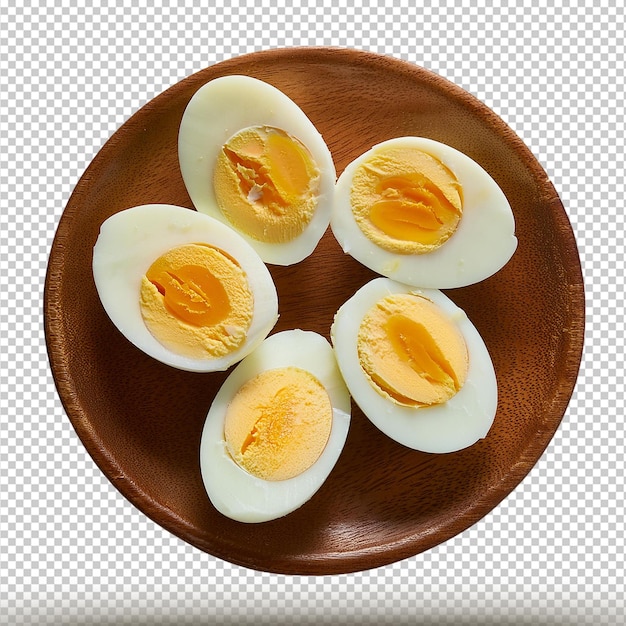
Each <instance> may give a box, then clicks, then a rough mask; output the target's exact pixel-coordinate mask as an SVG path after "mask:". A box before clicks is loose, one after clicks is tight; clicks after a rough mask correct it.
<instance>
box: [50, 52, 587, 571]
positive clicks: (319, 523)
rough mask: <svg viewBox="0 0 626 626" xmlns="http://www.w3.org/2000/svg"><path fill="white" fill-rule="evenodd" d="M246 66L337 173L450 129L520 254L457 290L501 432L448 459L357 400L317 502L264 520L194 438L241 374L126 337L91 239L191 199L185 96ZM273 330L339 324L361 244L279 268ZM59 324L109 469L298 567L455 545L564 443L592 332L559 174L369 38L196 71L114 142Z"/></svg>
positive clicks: (55, 356) (67, 392) (64, 222)
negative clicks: (101, 284) (107, 298)
mask: <svg viewBox="0 0 626 626" xmlns="http://www.w3.org/2000/svg"><path fill="white" fill-rule="evenodd" d="M236 73H239V74H247V75H250V76H254V77H256V78H260V79H261V80H265V81H267V82H269V83H271V84H273V85H274V86H276V87H278V88H279V89H281V90H282V91H284V92H285V93H286V94H287V95H288V96H290V97H291V98H292V99H293V100H294V101H295V102H296V103H298V104H299V105H300V106H301V108H302V109H303V110H304V111H305V113H306V114H307V115H308V116H309V117H310V119H311V120H312V121H313V123H314V124H315V125H316V126H317V128H318V130H319V131H320V132H321V133H322V135H323V137H324V138H325V140H326V142H327V144H328V145H329V148H330V150H331V152H332V154H333V158H334V160H335V164H336V167H337V171H338V174H339V173H341V171H342V170H343V168H344V167H345V166H346V165H347V164H348V163H349V162H350V161H351V160H352V159H354V158H355V157H357V156H358V155H359V154H361V153H362V152H364V151H365V150H367V149H368V148H370V147H371V146H372V145H373V144H375V143H378V142H380V141H383V140H385V139H390V138H392V137H396V136H400V135H411V134H412V135H421V136H426V137H430V138H432V139H436V140H439V141H442V142H445V143H447V144H449V145H451V146H453V147H455V148H457V149H459V150H462V151H463V152H465V153H466V154H468V155H469V156H470V157H472V158H473V159H475V160H476V161H478V162H479V163H480V164H481V165H482V166H483V167H484V168H485V169H486V170H487V171H488V172H489V173H490V174H491V175H492V176H493V177H494V179H495V180H496V181H497V182H498V183H499V185H500V186H501V187H502V189H503V191H504V192H505V194H506V195H507V197H508V199H509V201H510V203H511V205H512V207H513V212H514V214H515V219H516V230H517V236H518V239H519V248H518V250H517V252H516V253H515V255H514V257H513V259H512V260H511V262H510V263H509V264H508V265H507V266H506V267H505V268H504V269H503V270H502V271H501V272H499V273H498V274H496V275H495V276H493V277H491V278H490V279H488V280H486V281H484V282H482V283H479V284H477V285H474V286H471V287H466V288H463V289H457V290H448V291H447V292H446V293H447V295H448V296H450V297H451V298H452V299H453V300H454V301H455V302H456V303H457V304H458V305H459V306H461V307H462V308H464V309H465V311H466V312H467V314H468V315H469V317H470V319H471V320H472V321H473V322H474V324H475V325H476V327H477V328H478V330H479V331H480V333H481V334H482V336H483V338H484V340H485V343H486V345H487V347H488V349H489V351H490V353H491V355H492V358H493V361H494V365H495V369H496V373H497V377H498V383H499V405H498V413H497V416H496V421H495V424H494V426H493V428H492V430H491V432H490V433H489V435H488V437H487V438H486V439H484V440H483V441H481V442H479V443H477V444H476V445H474V446H472V447H471V448H469V449H467V450H463V451H460V452H458V453H454V454H445V455H432V454H426V453H421V452H416V451H413V450H409V449H407V448H404V447H402V446H401V445H399V444H397V443H395V442H393V441H392V440H390V439H388V438H387V437H385V436H384V435H383V434H382V433H380V432H379V431H378V430H377V429H375V428H374V427H373V426H372V425H371V424H370V422H369V421H368V420H367V419H366V418H365V417H364V416H363V415H362V413H361V412H360V411H359V410H358V409H357V408H356V407H353V408H354V411H353V418H352V424H351V428H350V433H349V436H348V440H347V443H346V446H345V448H344V451H343V454H342V456H341V458H340V460H339V462H338V464H337V466H336V468H335V470H334V471H333V472H332V474H331V476H330V478H329V479H328V481H327V482H326V483H325V484H324V485H323V487H322V488H321V490H320V491H319V492H318V493H317V494H316V495H315V496H314V497H313V499H312V500H310V501H309V502H308V503H307V504H306V505H304V506H303V507H302V508H301V509H299V510H298V511H296V512H294V513H293V514H291V515H288V516H286V517H284V518H282V519H279V520H275V521H272V522H266V523H262V524H243V523H238V522H234V521H232V520H229V519H227V518H225V517H223V516H222V515H220V514H219V513H218V512H216V511H215V509H214V508H213V507H212V505H211V504H210V502H209V500H208V498H207V497H206V494H205V492H204V488H203V485H202V480H201V477H200V470H199V461H198V449H199V443H200V435H201V432H202V426H203V423H204V419H205V416H206V413H207V410H208V408H209V406H210V404H211V401H212V398H213V396H214V394H215V393H216V391H217V390H218V389H219V387H220V385H221V383H222V382H223V381H224V379H225V378H226V375H227V373H222V374H194V373H189V372H181V371H177V370H175V369H172V368H170V367H168V366H166V365H162V364H160V363H158V362H156V361H154V360H152V359H151V358H149V357H148V356H146V355H144V354H143V353H141V352H139V351H138V350H137V349H136V348H135V347H134V346H132V345H131V344H130V343H129V342H128V341H126V340H125V339H124V338H123V337H122V336H121V334H120V333H119V332H118V331H117V329H116V328H115V327H114V326H113V325H112V323H111V322H110V321H109V319H108V318H107V316H106V314H105V312H104V310H103V309H102V306H101V305H100V302H99V299H98V296H97V293H96V290H95V286H94V283H93V278H92V273H91V256H92V249H93V245H94V243H95V241H96V238H97V236H98V232H99V228H100V225H101V224H102V222H103V221H104V220H105V219H106V218H107V217H109V216H110V215H112V214H113V213H115V212H117V211H120V210H123V209H126V208H129V207H131V206H134V205H137V204H143V203H150V202H163V203H172V204H179V205H182V206H186V207H189V208H190V209H191V208H192V204H191V201H190V199H189V196H188V195H187V192H186V190H185V187H184V184H183V181H182V178H181V175H180V171H179V168H178V160H177V149H176V142H177V133H178V125H179V123H180V119H181V116H182V113H183V110H184V108H185V106H186V104H187V102H188V101H189V99H190V98H191V96H192V95H193V93H194V92H195V91H196V89H198V88H199V87H200V86H201V85H203V84H204V83H206V82H207V81H208V80H211V79H212V78H215V77H217V76H222V75H226V74H236ZM270 270H271V273H272V275H273V278H274V280H275V282H276V285H277V290H278V295H279V308H280V319H279V322H278V324H277V326H276V328H275V331H279V330H285V329H289V328H295V327H299V328H303V329H306V330H314V331H317V332H319V333H321V334H322V335H324V336H325V337H327V338H328V336H329V330H330V325H331V322H332V319H333V316H334V314H335V311H336V310H337V308H338V307H339V306H340V305H341V304H342V303H343V302H344V301H345V300H347V299H348V298H349V297H350V296H351V295H352V294H353V293H354V292H355V291H356V290H357V289H358V288H359V287H360V286H362V285H363V284H365V283H366V282H367V281H368V280H370V279H371V278H373V277H374V274H373V273H372V272H371V271H370V270H368V269H366V268H364V267H363V266H361V265H360V264H358V263H357V262H355V261H354V260H352V259H351V258H350V257H348V256H345V255H344V254H343V253H342V252H341V250H340V248H339V246H338V245H337V243H336V242H335V240H334V238H333V236H332V234H331V233H330V231H328V232H327V233H326V235H325V236H324V238H323V240H322V241H321V243H320V245H319V247H318V248H317V249H316V251H315V253H314V254H313V255H312V256H311V257H309V258H308V259H306V260H305V261H303V262H302V263H300V264H298V265H295V266H292V267H287V268H282V267H277V266H270ZM44 316H45V320H44V321H45V331H46V339H47V345H48V351H49V356H50V363H51V368H52V372H53V375H54V379H55V381H56V385H57V389H58V392H59V395H60V398H61V400H62V402H63V405H64V407H65V409H66V412H67V415H68V416H69V419H70V420H71V422H72V424H73V426H74V428H75V429H76V432H77V434H78V436H79V437H80V438H81V440H82V441H83V443H84V445H85V447H86V448H87V450H88V451H89V453H90V454H91V455H92V457H93V458H94V460H95V461H96V463H97V464H98V466H99V467H100V468H101V469H102V471H103V472H104V473H105V474H106V476H107V477H108V478H109V479H110V480H111V482H112V483H113V484H114V485H115V486H116V487H117V488H118V489H119V490H120V491H121V493H122V494H124V495H125V496H126V497H127V498H128V499H129V500H130V501H131V502H132V503H133V504H135V505H136V506H137V507H138V508H139V509H140V510H142V511H143V512H144V513H145V514H146V515H148V516H150V517H151V518H152V519H153V520H154V521H156V522H157V523H159V524H161V525H162V526H163V527H165V528H166V529H168V530H169V531H171V532H172V533H174V534H176V535H177V536H179V537H181V538H182V539H184V540H185V541H187V542H189V543H190V544H192V545H194V546H196V547H198V548H199V549H201V550H204V551H206V552H208V553H210V554H212V555H214V556H217V557H219V558H222V559H225V560H228V561H230V562H233V563H236V564H240V565H244V566H246V567H250V568H254V569H259V570H264V571H270V572H279V573H286V574H336V573H347V572H352V571H358V570H365V569H371V568H374V567H378V566H381V565H385V564H388V563H391V562H395V561H397V560H400V559H403V558H407V557H409V556H412V555H415V554H418V553H420V552H422V551H424V550H427V549H429V548H432V547H433V546H435V545H437V544H439V543H441V542H443V541H445V540H447V539H449V538H450V537H452V536H454V535H455V534H457V533H459V532H461V531H462V530H464V529H466V528H467V527H469V526H470V525H471V524H473V523H475V522H476V521H477V520H479V519H480V518H481V517H483V516H484V515H485V514H486V513H488V512H489V511H490V510H491V509H493V507H495V506H496V505H497V504H498V503H499V502H500V501H501V500H502V499H503V498H504V497H505V496H506V495H507V494H508V493H510V492H511V491H512V490H513V489H514V488H515V487H516V485H518V484H519V482H520V481H521V480H522V479H523V478H524V476H525V475H526V474H527V472H528V471H529V470H530V469H531V468H532V466H533V465H534V464H535V462H536V461H537V459H538V458H539V457H540V455H541V454H542V453H543V451H544V449H545V447H546V446H547V444H548V443H549V441H550V439H551V438H552V436H553V434H554V432H555V430H556V429H557V428H558V425H559V423H560V421H561V419H562V416H563V414H564V411H565V409H566V406H567V403H568V401H569V398H570V396H571V393H572V390H573V386H574V384H575V381H576V377H577V373H578V367H579V364H580V358H581V351H582V343H583V330H584V328H583V327H584V294H583V283H582V276H581V269H580V262H579V258H578V254H577V250H576V244H575V241H574V237H573V233H572V230H571V227H570V224H569V221H568V219H567V216H566V213H565V211H564V209H563V206H562V204H561V202H560V200H559V198H558V195H557V193H556V191H555V190H554V188H553V186H552V185H551V183H550V182H549V180H548V178H547V176H546V174H545V172H544V171H543V169H542V168H541V166H540V165H539V164H538V162H537V161H536V159H535V158H534V157H533V155H532V154H531V153H530V152H529V150H528V149H527V148H526V146H525V145H524V144H523V143H522V142H521V140H520V139H519V138H518V137H517V136H516V135H515V134H514V133H513V132H512V131H511V129H510V128H508V127H507V126H506V125H505V124H504V123H503V122H502V120H500V119H499V118H498V117H497V116H496V115H495V114H494V113H493V112H492V111H490V110H489V109H488V108H487V107H485V106H484V105H483V104H481V103H480V102H479V101H477V100H476V99H475V98H474V97H472V96H471V95H470V94H468V93H466V92H465V91H463V90H462V89H460V88H459V87H457V86H455V85H453V84H451V83H449V82H447V81H446V80H444V79H442V78H440V77H438V76H437V75H435V74H433V73H431V72H428V71H426V70H424V69H422V68H420V67H416V66H414V65H411V64H409V63H405V62H402V61H398V60H396V59H393V58H389V57H385V56H380V55H375V54H371V53H366V52H359V51H354V50H344V49H328V48H303V49H298V48H295V49H286V50H271V51H266V52H260V53H255V54H252V55H247V56H242V57H238V58H235V59H231V60H229V61H225V62H222V63H219V64H217V65H214V66H212V67H209V68H208V69H206V70H203V71H201V72H198V73H197V74H194V75H192V76H190V77H189V78H187V79H185V80H183V81H182V82H180V83H178V84H176V85H174V86H173V87H171V88H170V89H169V90H167V91H165V92H164V93H163V94H161V95H160V96H158V97H157V98H155V99H154V100H153V101H151V102H150V103H149V104H147V105H146V106H145V107H143V108H142V109H141V110H139V111H138V112H137V113H136V114H135V115H134V116H133V117H132V118H131V119H129V120H128V122H127V123H125V124H124V125H123V126H122V127H121V128H120V129H119V130H118V131H117V132H116V133H115V134H114V135H113V136H112V137H111V139H110V140H109V141H108V142H107V143H106V145H105V146H104V147H103V148H102V150H101V151H100V152H99V154H98V155H97V156H96V158H95V159H94V160H93V162H92V163H91V165H90V166H89V168H88V169H87V171H86V172H85V174H84V175H83V177H82V178H81V180H80V181H79V182H78V184H77V185H76V188H75V191H74V193H73V194H72V196H71V198H70V200H69V202H68V204H67V207H66V208H65V211H64V213H63V215H62V218H61V220H60V223H59V226H58V230H57V233H56V236H55V239H54V242H53V246H52V249H51V253H50V259H49V265H48V273H47V277H46V284H45V292H44Z"/></svg>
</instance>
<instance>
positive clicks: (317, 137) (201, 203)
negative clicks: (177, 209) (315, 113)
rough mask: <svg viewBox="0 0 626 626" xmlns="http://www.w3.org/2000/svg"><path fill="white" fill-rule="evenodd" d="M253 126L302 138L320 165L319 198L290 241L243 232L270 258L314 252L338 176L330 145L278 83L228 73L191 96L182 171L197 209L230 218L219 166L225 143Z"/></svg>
mask: <svg viewBox="0 0 626 626" xmlns="http://www.w3.org/2000/svg"><path fill="white" fill-rule="evenodd" d="M252 126H273V127H275V128H280V129H282V130H284V131H286V132H287V133H289V134H290V135H292V136H293V137H295V138H297V139H299V140H300V142H301V143H303V144H304V145H305V146H306V147H307V148H308V150H309V152H310V153H311V155H312V156H313V159H314V161H315V163H316V164H317V167H318V168H319V170H320V192H319V203H318V206H317V209H316V211H315V214H314V215H313V218H312V220H311V221H310V223H309V224H308V226H307V227H306V229H305V230H304V232H302V233H301V234H300V235H299V236H298V237H296V238H295V239H293V240H291V241H288V242H285V243H267V242H262V241H258V240H256V239H254V238H252V237H249V236H248V235H246V234H245V233H242V236H243V237H244V238H245V239H246V240H247V241H248V243H249V244H250V245H251V246H252V247H253V248H254V249H255V250H256V251H257V252H258V253H259V255H260V256H261V258H262V259H263V261H265V262H266V263H270V264H274V265H291V264H293V263H297V262H299V261H301V260H303V259H304V258H306V257H307V256H309V255H310V254H311V253H312V252H313V250H314V249H315V247H316V246H317V244H318V242H319V240H320V239H321V238H322V236H323V235H324V233H325V231H326V229H327V228H328V225H329V222H330V215H331V211H332V203H333V197H334V188H335V182H336V171H335V165H334V162H333V159H332V155H331V153H330V150H329V149H328V146H327V145H326V143H325V141H324V139H323V138H322V136H321V134H320V133H319V132H318V130H317V129H316V128H315V126H314V125H313V123H312V122H311V120H310V119H309V118H308V117H307V116H306V114H305V113H304V112H303V111H302V109H301V108H300V107H299V106H298V105H297V104H296V103H295V102H294V101H293V100H291V99H290V98H289V97H288V96H286V95H285V94H284V93H283V92H282V91H280V90H278V89H277V88H275V87H273V86H272V85H270V84H268V83H265V82H263V81H261V80H258V79H256V78H252V77H249V76H239V75H234V76H224V77H220V78H216V79H213V80H211V81H210V82H208V83H207V84H205V85H204V86H202V87H200V89H198V91H197V92H196V93H195V94H194V95H193V97H192V98H191V100H190V101H189V104H188V105H187V107H186V109H185V112H184V114H183V118H182V120H181V124H180V130H179V136H178V156H179V163H180V169H181V173H182V176H183V180H184V182H185V186H186V187H187V191H188V193H189V196H190V198H191V200H192V202H193V204H194V206H195V207H196V209H198V211H200V212H202V213H206V214H207V215H210V216H212V217H214V218H216V219H219V220H222V221H224V222H225V223H228V221H227V220H226V218H225V217H224V216H223V215H222V212H221V210H220V208H219V206H218V204H217V200H216V197H215V192H214V189H213V183H212V180H213V170H214V167H215V163H216V161H217V158H218V155H219V153H220V151H221V149H222V146H223V145H224V144H225V143H226V142H227V141H228V140H229V139H230V138H231V137H232V136H233V135H235V134H236V133H238V132H239V131H241V130H242V129H244V128H248V127H252Z"/></svg>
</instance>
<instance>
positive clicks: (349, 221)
mask: <svg viewBox="0 0 626 626" xmlns="http://www.w3.org/2000/svg"><path fill="white" fill-rule="evenodd" d="M391 146H393V147H407V148H415V149H418V150H422V151H424V152H426V153H428V154H430V155H432V156H434V157H435V158H437V159H438V160H439V161H441V162H442V163H443V164H444V165H445V166H446V167H447V168H449V169H450V170H451V171H452V172H453V173H454V174H455V175H456V178H457V179H458V181H459V182H460V184H461V186H462V194H463V214H462V217H461V220H460V223H459V226H458V228H457V230H456V232H455V233H454V234H453V235H452V236H451V237H450V239H448V241H446V242H445V243H444V244H443V245H441V246H440V247H439V248H437V249H436V250H433V251H432V252H428V253H425V254H398V253H394V252H390V251H388V250H384V249H383V248H381V247H379V246H377V245H376V244H375V243H373V242H372V241H371V240H370V239H368V238H367V236H366V235H364V234H363V232H362V231H361V229H360V228H359V226H358V224H357V222H356V220H355V219H354V216H353V213H352V209H351V202H350V193H351V187H352V178H353V176H354V173H355V171H356V170H357V168H358V167H359V166H360V165H361V164H362V163H363V162H364V161H366V160H367V159H369V158H371V156H372V155H373V154H375V153H377V152H379V151H381V150H383V149H384V148H386V147H391ZM331 228H332V231H333V234H334V235H335V238H336V239H337V241H338V242H339V244H340V246H341V247H342V249H343V251H344V252H345V253H346V254H349V255H351V256H352V257H354V258H355V259H356V260H357V261H359V262H361V263H362V264H363V265H365V266H366V267H368V268H370V269H371V270H373V271H375V272H377V273H378V274H381V275H382V276H386V277H388V278H392V279H393V280H397V281H399V282H402V283H406V284H408V285H414V286H419V287H426V288H435V289H451V288H455V287H463V286H466V285H470V284H473V283H477V282H479V281H481V280H484V279H485V278H488V277H489V276H491V275H492V274H494V273H496V272H497V271H498V270H500V269H501V268H502V267H504V265H506V263H507V262H508V261H509V260H510V258H511V257H512V256H513V253H514V252H515V249H516V248H517V238H516V237H515V220H514V217H513V212H512V210H511V207H510V205H509V202H508V200H507V198H506V196H505V195H504V193H503V192H502V190H501V189H500V187H499V186H498V185H497V183H496V182H495V181H494V180H493V178H492V177H491V176H490V175H489V174H488V173H487V172H486V171H485V170H484V169H483V168H482V167H481V166H480V165H479V164H478V163H476V162H475V161H474V160H473V159H471V158H470V157H468V156H467V155H465V154H463V153H462V152H460V151H458V150H456V149H455V148H452V147H450V146H448V145H445V144H443V143H440V142H438V141H434V140H432V139H427V138H424V137H398V138H396V139H390V140H388V141H385V142H382V143H380V144H377V145H375V146H374V147H372V148H371V149H370V150H368V151H367V152H365V153H364V154H362V155H361V156H359V157H358V158H356V159H355V160H354V161H352V162H351V163H350V164H349V165H348V166H347V167H346V168H345V170H344V171H343V172H342V174H341V176H340V177H339V180H338V181H337V185H336V191H335V207H334V210H333V216H332V219H331Z"/></svg>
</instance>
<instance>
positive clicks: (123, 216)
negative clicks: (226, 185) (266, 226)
mask: <svg viewBox="0 0 626 626" xmlns="http://www.w3.org/2000/svg"><path fill="white" fill-rule="evenodd" d="M93 275H94V280H95V284H96V289H97V291H98V295H99V297H100V301H101V302H102V305H103V307H104V309H105V311H106V313H107V314H108V316H109V317H110V318H111V320H112V321H113V323H114V324H115V325H116V326H117V328H118V329H119V330H120V331H121V333H122V334H123V335H124V336H125V337H126V338H127V339H128V340H129V341H131V342H132V343H133V344H135V345H136V346H137V347H138V348H140V349H141V350H143V351H144V352H145V353H147V354H149V355H150V356H151V357H153V358H155V359H158V360H159V361H162V362H163V363H166V364H168V365H171V366H173V367H177V368H179V369H182V370H189V371H198V372H207V371H218V370H225V369H227V368H228V367H230V366H231V365H233V364H234V363H236V362H237V361H240V360H241V359H243V357H244V356H246V355H247V354H249V353H250V352H251V351H252V350H253V349H254V348H255V347H256V346H257V345H258V344H259V343H261V342H262V341H263V339H265V337H267V335H268V334H269V332H270V331H271V329H272V328H273V327H274V325H275V323H276V320H277V319H278V297H277V294H276V287H275V286H274V282H273V280H272V277H271V275H270V273H269V271H268V269H267V267H266V266H265V264H264V263H263V261H262V260H261V259H260V258H259V256H258V254H257V253H256V252H255V251H254V249H252V248H251V247H250V246H249V245H248V244H247V243H246V242H245V241H244V240H243V239H242V238H241V237H240V236H239V235H238V234H237V233H236V232H235V231H233V230H232V229H230V228H228V227H227V226H225V225H224V224H222V223H221V222H219V221H218V220H215V219H213V218H211V217H209V216H208V215H204V214H202V213H198V212H197V211H193V210H189V209H186V208H184V207H179V206H173V205H168V204H150V205H141V206H137V207H133V208H130V209H126V210H124V211H120V212H119V213H116V214H114V215H112V216H111V217H109V218H108V219H107V220H106V221H105V222H104V223H103V224H102V226H101V229H100V234H99V236H98V239H97V241H96V244H95V246H94V250H93Z"/></svg>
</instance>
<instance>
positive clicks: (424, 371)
mask: <svg viewBox="0 0 626 626" xmlns="http://www.w3.org/2000/svg"><path fill="white" fill-rule="evenodd" d="M357 349H358V356H359V361H360V364H361V367H362V368H363V371H364V372H365V375H366V376H367V378H368V380H369V382H370V384H371V385H372V386H373V387H374V389H376V391H377V392H378V393H380V394H381V395H382V396H384V397H386V398H389V399H390V400H392V401H393V402H395V403H396V404H399V405H403V406H414V407H419V406H431V405H434V404H441V403H444V402H446V401H447V400H449V399H450V398H451V397H452V396H454V395H455V394H456V393H457V391H459V389H460V388H461V387H462V386H463V384H464V382H465V379H466V377H467V369H468V352H467V346H466V344H465V339H464V338H463V335H462V334H461V332H460V331H459V330H458V328H457V326H456V325H455V324H454V322H453V321H452V320H450V319H449V317H448V316H447V315H446V314H445V313H444V312H443V311H442V310H441V309H440V308H439V307H438V306H436V305H435V304H434V303H433V302H431V301H430V300H428V299H426V298H424V297H422V296H419V295H416V294H394V295H389V296H387V297H386V298H383V299H382V300H379V301H378V302H377V303H376V304H375V305H374V306H373V307H372V308H371V309H370V310H369V311H368V312H367V313H366V315H365V316H364V318H363V320H362V322H361V324H360V327H359V332H358V339H357Z"/></svg>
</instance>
